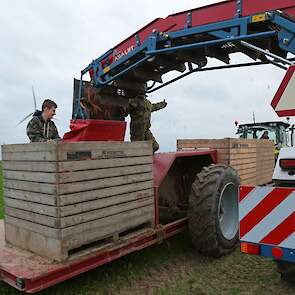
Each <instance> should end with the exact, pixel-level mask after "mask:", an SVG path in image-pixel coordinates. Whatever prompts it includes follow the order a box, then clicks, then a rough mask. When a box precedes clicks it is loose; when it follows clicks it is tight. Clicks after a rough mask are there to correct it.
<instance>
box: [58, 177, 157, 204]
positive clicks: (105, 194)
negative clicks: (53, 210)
mask: <svg viewBox="0 0 295 295" xmlns="http://www.w3.org/2000/svg"><path fill="white" fill-rule="evenodd" d="M152 187H153V181H152V180H148V181H143V182H138V183H130V184H125V183H124V184H121V185H120V186H115V187H108V188H102V189H97V190H92V191H86V192H83V193H73V194H68V195H61V196H59V202H60V206H66V205H70V204H76V203H81V202H86V201H91V200H96V199H100V198H106V199H109V197H112V196H116V195H117V196H119V195H124V194H132V193H133V192H140V191H143V190H146V189H151V188H152Z"/></svg>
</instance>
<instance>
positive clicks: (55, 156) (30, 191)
mask: <svg viewBox="0 0 295 295" xmlns="http://www.w3.org/2000/svg"><path fill="white" fill-rule="evenodd" d="M2 160H3V174H4V202H5V236H6V241H7V242H8V243H11V244H13V245H16V246H19V247H21V248H24V249H27V250H30V251H33V252H35V253H37V254H40V255H43V256H46V257H49V258H52V259H55V260H58V261H63V260H65V259H67V258H68V257H69V254H70V253H71V252H73V251H72V250H73V249H76V250H77V249H79V248H80V247H82V246H84V247H85V245H87V244H90V243H92V244H93V243H94V242H97V241H102V240H107V239H111V240H112V241H116V242H119V241H120V237H121V236H123V235H124V233H125V232H127V231H128V232H130V231H132V230H137V229H142V228H151V227H153V223H154V198H153V171H152V167H153V166H152V162H153V156H152V147H151V144H150V143H149V142H87V143H86V142H85V143H59V144H46V143H31V144H17V145H3V146H2Z"/></svg>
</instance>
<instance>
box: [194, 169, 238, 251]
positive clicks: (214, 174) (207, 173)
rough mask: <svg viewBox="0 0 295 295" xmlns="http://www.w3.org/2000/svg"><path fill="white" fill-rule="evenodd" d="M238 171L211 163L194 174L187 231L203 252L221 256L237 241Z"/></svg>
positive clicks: (230, 249) (195, 244) (232, 247)
mask: <svg viewBox="0 0 295 295" xmlns="http://www.w3.org/2000/svg"><path fill="white" fill-rule="evenodd" d="M239 184H240V178H239V176H238V174H237V172H236V171H235V170H234V169H233V168H231V167H228V166H226V165H221V164H217V165H210V166H209V167H204V168H203V169H202V171H201V172H200V173H199V174H197V177H196V179H195V181H194V182H193V184H192V189H191V193H190V197H189V210H188V219H189V226H188V228H189V234H190V238H191V241H192V244H193V245H194V246H195V248H196V249H197V250H198V251H199V252H200V253H202V254H204V255H207V256H212V257H220V256H223V255H226V254H228V253H230V252H232V251H233V250H234V249H235V247H236V245H237V243H238V229H239V220H238V187H239Z"/></svg>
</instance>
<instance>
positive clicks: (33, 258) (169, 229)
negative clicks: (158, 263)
mask: <svg viewBox="0 0 295 295" xmlns="http://www.w3.org/2000/svg"><path fill="white" fill-rule="evenodd" d="M186 227H187V218H183V219H180V220H177V221H175V222H172V223H169V224H166V225H163V226H159V227H158V228H156V229H148V230H142V231H141V232H140V231H139V232H137V233H136V234H135V233H131V234H130V235H128V234H126V236H125V237H123V238H122V239H121V240H120V242H119V243H108V244H104V245H100V246H98V245H96V247H95V246H94V247H93V248H92V250H90V249H87V251H86V250H85V252H83V250H82V251H81V252H79V253H77V254H76V255H75V254H74V255H73V257H72V258H71V259H69V261H67V262H65V263H58V262H55V261H52V260H49V259H47V258H44V257H41V256H38V255H36V254H33V253H31V252H28V251H25V250H22V249H20V248H17V247H13V246H10V245H6V244H5V234H4V222H3V220H0V280H2V281H4V282H6V283H8V284H9V285H11V286H13V287H14V288H16V289H18V290H20V291H24V292H27V293H35V292H38V291H41V290H43V289H46V288H48V287H50V286H52V285H55V284H57V283H59V282H62V281H65V280H67V279H69V278H72V277H74V276H76V275H79V274H81V273H84V272H86V271H88V270H91V269H94V268H96V267H98V266H101V265H103V264H105V263H108V262H111V261H113V260H115V259H117V258H120V257H122V256H125V255H127V254H130V253H132V252H135V251H139V250H142V249H144V248H146V247H148V246H151V245H153V244H157V243H159V242H161V241H162V240H163V239H166V238H169V237H171V236H173V235H175V234H177V233H179V232H182V231H184V230H185V229H186Z"/></svg>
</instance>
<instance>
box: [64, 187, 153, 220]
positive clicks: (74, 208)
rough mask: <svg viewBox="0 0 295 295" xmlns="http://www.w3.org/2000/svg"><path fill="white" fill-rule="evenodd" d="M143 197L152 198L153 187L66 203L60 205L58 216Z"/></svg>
mask: <svg viewBox="0 0 295 295" xmlns="http://www.w3.org/2000/svg"><path fill="white" fill-rule="evenodd" d="M143 198H153V188H149V189H146V190H142V191H136V192H132V193H127V194H121V195H115V196H112V195H111V196H109V197H107V198H101V199H97V200H93V201H88V202H83V203H78V204H75V205H67V206H62V207H60V216H62V217H64V216H69V215H74V214H78V213H82V212H87V211H91V210H95V209H100V208H106V207H109V206H114V205H117V204H120V203H125V202H130V201H135V200H139V199H143Z"/></svg>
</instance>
